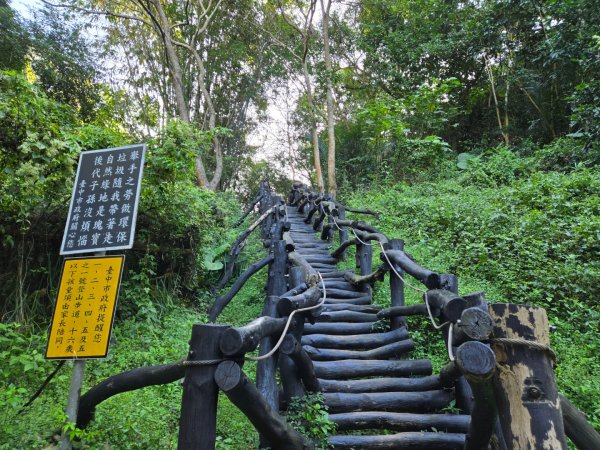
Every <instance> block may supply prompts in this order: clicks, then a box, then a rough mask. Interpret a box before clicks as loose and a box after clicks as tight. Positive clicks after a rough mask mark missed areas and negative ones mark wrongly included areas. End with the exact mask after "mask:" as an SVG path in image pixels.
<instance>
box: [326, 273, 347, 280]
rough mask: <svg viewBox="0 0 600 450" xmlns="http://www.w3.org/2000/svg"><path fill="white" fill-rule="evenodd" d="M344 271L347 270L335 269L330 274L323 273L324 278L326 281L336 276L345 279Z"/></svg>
mask: <svg viewBox="0 0 600 450" xmlns="http://www.w3.org/2000/svg"><path fill="white" fill-rule="evenodd" d="M344 273H345V272H340V271H339V270H334V271H333V272H330V273H328V274H325V275H323V279H324V280H325V281H327V280H331V279H334V278H338V279H340V280H343V279H344Z"/></svg>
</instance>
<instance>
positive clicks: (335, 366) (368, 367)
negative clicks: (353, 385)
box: [313, 359, 432, 380]
mask: <svg viewBox="0 0 600 450" xmlns="http://www.w3.org/2000/svg"><path fill="white" fill-rule="evenodd" d="M313 365H314V367H315V373H316V374H317V377H319V378H325V379H329V380H347V379H350V378H365V377H381V376H383V377H408V376H411V375H431V372H432V367H431V361H429V360H428V359H412V360H406V361H379V360H368V359H367V360H362V359H344V360H341V361H315V362H314V363H313Z"/></svg>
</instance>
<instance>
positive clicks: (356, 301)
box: [325, 292, 371, 305]
mask: <svg viewBox="0 0 600 450" xmlns="http://www.w3.org/2000/svg"><path fill="white" fill-rule="evenodd" d="M364 294H365V295H363V296H362V297H356V298H330V297H327V298H326V299H325V305H339V304H341V303H351V304H353V305H370V304H371V295H369V294H367V293H366V292H365V293H364Z"/></svg>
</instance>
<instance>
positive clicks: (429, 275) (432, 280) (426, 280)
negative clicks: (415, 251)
mask: <svg viewBox="0 0 600 450" xmlns="http://www.w3.org/2000/svg"><path fill="white" fill-rule="evenodd" d="M385 253H386V255H387V257H388V258H389V260H390V261H391V262H392V263H393V264H395V265H397V266H399V267H400V268H401V269H402V270H404V271H405V272H406V273H408V274H409V275H411V276H413V277H414V278H416V279H417V280H419V281H420V282H421V283H423V284H424V285H425V286H427V287H428V288H429V289H438V288H439V286H440V275H439V274H438V273H435V272H432V271H431V270H429V269H426V268H424V267H421V266H419V265H418V264H417V263H416V262H414V261H413V260H412V259H410V258H409V257H408V255H407V254H406V253H405V252H404V251H401V250H387V251H386V252H385ZM381 258H382V259H383V260H384V261H385V260H386V259H385V257H384V256H383V255H381Z"/></svg>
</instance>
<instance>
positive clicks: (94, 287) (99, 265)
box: [46, 255, 125, 359]
mask: <svg viewBox="0 0 600 450" xmlns="http://www.w3.org/2000/svg"><path fill="white" fill-rule="evenodd" d="M124 261H125V256H123V255H117V256H97V257H93V258H67V259H65V261H64V263H63V270H62V273H61V276H60V286H59V288H58V298H57V299H56V304H55V305H54V314H53V316H52V325H51V326H50V333H49V335H48V346H47V348H46V358H47V359H83V358H104V357H106V355H107V353H108V343H109V341H110V332H111V330H112V324H113V318H114V314H115V309H116V308H115V307H116V303H117V296H118V293H119V284H120V281H121V273H122V271H123V263H124Z"/></svg>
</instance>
